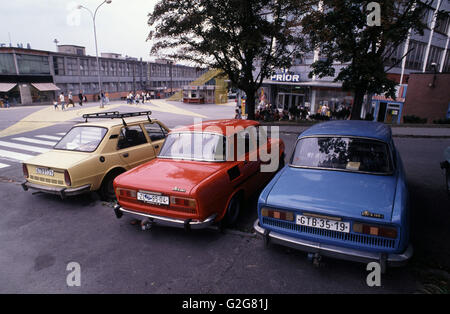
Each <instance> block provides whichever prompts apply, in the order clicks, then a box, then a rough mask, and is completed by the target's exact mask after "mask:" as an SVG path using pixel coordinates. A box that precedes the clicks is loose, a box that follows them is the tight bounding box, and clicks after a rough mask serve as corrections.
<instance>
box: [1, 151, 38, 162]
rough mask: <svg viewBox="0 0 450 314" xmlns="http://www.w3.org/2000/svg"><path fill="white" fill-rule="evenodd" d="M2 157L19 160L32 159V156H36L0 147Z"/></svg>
mask: <svg viewBox="0 0 450 314" xmlns="http://www.w3.org/2000/svg"><path fill="white" fill-rule="evenodd" d="M0 157H4V158H7V159H14V160H19V161H25V160H27V159H30V158H32V157H34V156H32V155H27V154H21V153H16V152H10V151H7V150H3V149H0Z"/></svg>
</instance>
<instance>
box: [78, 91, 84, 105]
mask: <svg viewBox="0 0 450 314" xmlns="http://www.w3.org/2000/svg"><path fill="white" fill-rule="evenodd" d="M78 104H79V105H80V107H81V106H83V91H82V90H80V92H79V93H78Z"/></svg>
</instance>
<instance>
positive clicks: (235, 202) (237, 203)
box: [221, 195, 241, 228]
mask: <svg viewBox="0 0 450 314" xmlns="http://www.w3.org/2000/svg"><path fill="white" fill-rule="evenodd" d="M240 211H241V197H240V195H234V196H233V198H232V199H231V200H230V202H229V203H228V207H227V212H226V214H225V216H224V217H223V219H222V221H221V227H222V228H223V227H230V226H233V225H234V224H235V223H236V221H237V219H238V217H239V213H240Z"/></svg>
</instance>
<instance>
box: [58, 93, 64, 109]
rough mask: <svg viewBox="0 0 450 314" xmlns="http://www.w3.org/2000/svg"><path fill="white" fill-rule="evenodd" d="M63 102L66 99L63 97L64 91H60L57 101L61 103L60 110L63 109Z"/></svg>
mask: <svg viewBox="0 0 450 314" xmlns="http://www.w3.org/2000/svg"><path fill="white" fill-rule="evenodd" d="M65 102H66V99H65V97H64V93H63V92H61V94H60V95H59V103H60V104H61V110H64V109H65Z"/></svg>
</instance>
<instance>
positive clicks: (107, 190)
mask: <svg viewBox="0 0 450 314" xmlns="http://www.w3.org/2000/svg"><path fill="white" fill-rule="evenodd" d="M121 173H122V172H121V171H113V172H110V173H108V174H107V175H106V177H105V178H104V179H103V182H102V185H101V187H100V190H99V194H100V197H101V198H102V200H104V201H114V200H116V194H115V193H114V186H113V182H114V179H115V178H116V177H117V176H118V175H119V174H121Z"/></svg>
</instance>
